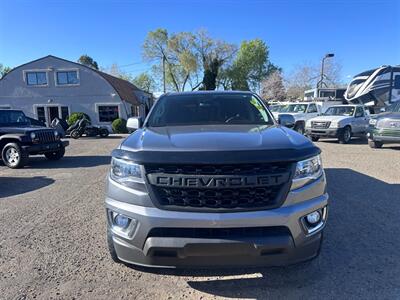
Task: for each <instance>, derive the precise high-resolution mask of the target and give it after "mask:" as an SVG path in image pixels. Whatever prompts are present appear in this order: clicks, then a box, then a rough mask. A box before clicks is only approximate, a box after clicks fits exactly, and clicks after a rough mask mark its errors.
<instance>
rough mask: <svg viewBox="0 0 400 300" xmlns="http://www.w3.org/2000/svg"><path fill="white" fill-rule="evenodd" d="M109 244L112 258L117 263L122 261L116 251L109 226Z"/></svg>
mask: <svg viewBox="0 0 400 300" xmlns="http://www.w3.org/2000/svg"><path fill="white" fill-rule="evenodd" d="M107 246H108V252H109V253H110V256H111V259H112V260H113V261H114V262H116V263H121V260H120V259H119V258H118V255H117V252H116V251H115V248H114V242H113V240H112V235H111V232H110V229H109V228H107Z"/></svg>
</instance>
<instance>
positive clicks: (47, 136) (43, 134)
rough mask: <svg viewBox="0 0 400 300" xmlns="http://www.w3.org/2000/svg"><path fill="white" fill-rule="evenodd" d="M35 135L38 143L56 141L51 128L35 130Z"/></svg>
mask: <svg viewBox="0 0 400 300" xmlns="http://www.w3.org/2000/svg"><path fill="white" fill-rule="evenodd" d="M35 134H36V137H37V138H38V140H39V143H40V144H48V143H53V142H55V141H56V137H55V136H54V131H53V130H40V131H35Z"/></svg>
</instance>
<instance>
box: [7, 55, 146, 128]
mask: <svg viewBox="0 0 400 300" xmlns="http://www.w3.org/2000/svg"><path fill="white" fill-rule="evenodd" d="M151 105H152V95H151V94H149V93H146V92H144V91H142V90H140V89H139V88H138V87H136V86H135V85H133V84H132V83H130V82H128V81H126V80H122V79H120V78H117V77H114V76H111V75H109V74H107V73H104V72H101V71H98V70H95V69H92V68H90V67H87V66H85V65H81V64H79V63H76V62H72V61H68V60H65V59H62V58H58V57H55V56H52V55H49V56H46V57H43V58H40V59H37V60H34V61H31V62H29V63H26V64H23V65H21V66H18V67H16V68H14V69H12V70H11V71H10V72H9V73H8V74H7V75H5V76H4V77H3V78H2V79H1V80H0V109H4V108H5V109H21V110H23V111H24V113H25V114H26V115H27V116H29V117H32V118H35V119H38V120H40V121H43V122H45V123H46V124H50V122H51V121H52V120H53V119H54V118H56V117H57V118H61V119H66V118H67V117H68V116H69V115H70V114H71V113H73V112H84V113H86V114H87V115H88V116H89V117H90V119H91V121H92V124H93V125H101V126H106V127H108V128H109V129H111V123H112V121H113V120H115V119H116V118H124V119H127V118H128V117H130V116H142V117H144V116H145V115H146V114H147V112H148V111H149V109H150V107H151Z"/></svg>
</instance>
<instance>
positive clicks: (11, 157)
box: [1, 143, 29, 169]
mask: <svg viewBox="0 0 400 300" xmlns="http://www.w3.org/2000/svg"><path fill="white" fill-rule="evenodd" d="M1 158H2V160H3V162H4V164H5V165H6V166H7V167H9V168H11V169H18V168H22V167H23V166H24V165H26V164H27V163H28V160H29V154H28V152H26V151H25V150H24V149H22V147H21V145H20V144H19V143H8V144H6V145H5V146H4V148H3V150H2V152H1Z"/></svg>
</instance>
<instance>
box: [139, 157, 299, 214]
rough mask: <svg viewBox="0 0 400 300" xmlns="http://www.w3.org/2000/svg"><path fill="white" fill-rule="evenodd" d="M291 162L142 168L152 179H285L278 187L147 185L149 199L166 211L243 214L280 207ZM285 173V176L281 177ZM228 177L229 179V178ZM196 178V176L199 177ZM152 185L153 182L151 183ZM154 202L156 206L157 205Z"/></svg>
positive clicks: (151, 166) (148, 166)
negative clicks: (201, 177) (150, 192)
mask: <svg viewBox="0 0 400 300" xmlns="http://www.w3.org/2000/svg"><path fill="white" fill-rule="evenodd" d="M291 168H292V164H291V163H269V164H237V165H233V164H232V165H145V170H146V173H147V174H154V175H152V176H158V174H161V175H160V176H164V175H168V174H172V175H190V176H191V177H195V176H196V175H199V176H202V175H209V177H207V179H206V180H210V179H209V178H212V175H218V176H220V175H227V176H231V177H234V178H235V177H236V176H238V178H244V177H240V176H253V175H257V176H271V175H278V174H281V175H282V174H283V177H282V178H286V179H285V180H283V181H281V182H280V183H279V184H272V183H271V184H269V183H268V181H265V182H266V183H265V184H264V183H263V184H261V185H257V186H236V187H233V186H225V187H222V186H221V187H218V188H216V187H215V186H214V187H211V186H210V187H206V186H203V187H202V188H198V187H191V186H176V185H175V186H160V185H156V184H155V183H154V185H152V184H150V186H151V189H152V191H153V197H152V198H153V200H154V201H155V202H157V203H158V205H159V206H161V207H162V208H165V209H170V210H192V211H199V210H200V211H201V210H208V211H228V212H229V211H244V210H260V209H270V208H274V207H277V206H279V205H280V202H281V200H282V194H283V193H282V192H283V191H284V190H285V187H287V186H288V183H289V182H288V178H290V176H289V175H290V172H291ZM285 174H286V175H285ZM231 177H230V178H231ZM199 178H200V177H199ZM152 182H153V181H152ZM157 203H156V204H157Z"/></svg>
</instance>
